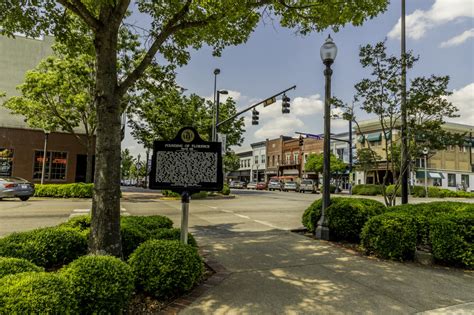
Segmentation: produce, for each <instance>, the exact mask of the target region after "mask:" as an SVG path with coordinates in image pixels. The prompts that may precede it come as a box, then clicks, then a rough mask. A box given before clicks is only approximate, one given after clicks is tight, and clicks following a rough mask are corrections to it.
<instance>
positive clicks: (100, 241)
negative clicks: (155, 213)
mask: <svg viewBox="0 0 474 315" xmlns="http://www.w3.org/2000/svg"><path fill="white" fill-rule="evenodd" d="M117 28H118V25H117ZM94 44H95V48H96V59H97V77H96V79H97V81H96V93H97V94H96V98H97V102H96V104H97V109H96V111H97V138H96V166H95V178H94V197H93V200H92V221H91V234H90V243H89V250H90V252H91V253H93V254H101V255H103V254H109V255H113V256H117V257H121V256H122V246H121V237H120V142H121V126H120V106H119V105H120V96H118V94H119V93H117V30H116V29H114V26H112V25H107V26H104V27H103V28H102V29H100V30H98V31H97V33H96V38H95V41H94Z"/></svg>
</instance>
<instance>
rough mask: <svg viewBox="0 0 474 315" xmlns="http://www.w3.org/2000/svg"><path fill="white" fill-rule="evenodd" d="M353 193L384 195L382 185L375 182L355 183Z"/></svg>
mask: <svg viewBox="0 0 474 315" xmlns="http://www.w3.org/2000/svg"><path fill="white" fill-rule="evenodd" d="M352 194H353V195H363V196H376V195H382V186H381V185H374V184H366V185H355V186H354V187H353V188H352Z"/></svg>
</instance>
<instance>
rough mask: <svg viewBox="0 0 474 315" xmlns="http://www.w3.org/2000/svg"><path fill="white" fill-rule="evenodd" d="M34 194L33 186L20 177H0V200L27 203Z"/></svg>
mask: <svg viewBox="0 0 474 315" xmlns="http://www.w3.org/2000/svg"><path fill="white" fill-rule="evenodd" d="M34 193H35V185H34V184H33V183H30V182H29V181H27V180H26V179H23V178H20V177H0V199H2V198H20V200H21V201H27V200H28V199H30V197H31V196H33V195H34Z"/></svg>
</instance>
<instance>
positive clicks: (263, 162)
mask: <svg viewBox="0 0 474 315" xmlns="http://www.w3.org/2000/svg"><path fill="white" fill-rule="evenodd" d="M260 161H262V164H265V155H262V156H260Z"/></svg>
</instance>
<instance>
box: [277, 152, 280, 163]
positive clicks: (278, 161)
mask: <svg viewBox="0 0 474 315" xmlns="http://www.w3.org/2000/svg"><path fill="white" fill-rule="evenodd" d="M277 163H280V154H278V159H277Z"/></svg>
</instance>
